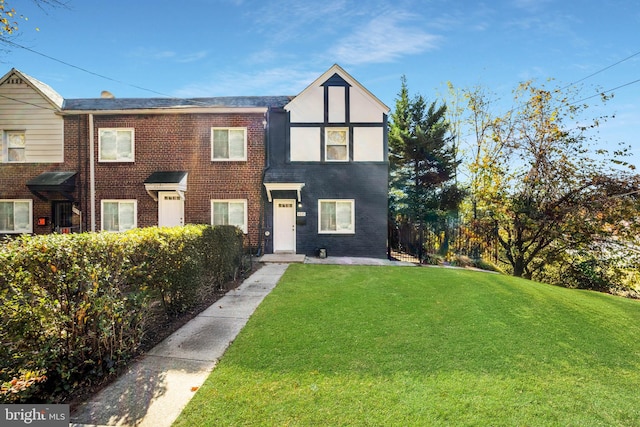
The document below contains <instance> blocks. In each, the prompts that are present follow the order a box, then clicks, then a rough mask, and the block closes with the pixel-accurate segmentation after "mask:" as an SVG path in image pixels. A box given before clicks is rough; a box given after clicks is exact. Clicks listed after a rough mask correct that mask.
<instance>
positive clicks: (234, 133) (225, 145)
mask: <svg viewBox="0 0 640 427" xmlns="http://www.w3.org/2000/svg"><path fill="white" fill-rule="evenodd" d="M211 160H213V161H227V160H247V129H246V128H211Z"/></svg>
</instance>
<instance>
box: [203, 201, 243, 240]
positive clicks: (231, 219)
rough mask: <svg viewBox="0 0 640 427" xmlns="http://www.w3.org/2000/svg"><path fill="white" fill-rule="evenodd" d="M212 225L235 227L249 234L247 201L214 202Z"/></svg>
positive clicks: (212, 204) (212, 202)
mask: <svg viewBox="0 0 640 427" xmlns="http://www.w3.org/2000/svg"><path fill="white" fill-rule="evenodd" d="M211 225H235V226H236V227H238V228H239V229H241V230H242V231H243V232H244V233H247V201H246V200H212V201H211Z"/></svg>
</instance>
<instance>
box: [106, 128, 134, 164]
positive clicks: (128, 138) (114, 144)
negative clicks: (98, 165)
mask: <svg viewBox="0 0 640 427" xmlns="http://www.w3.org/2000/svg"><path fill="white" fill-rule="evenodd" d="M98 161H100V162H133V161H135V132H134V129H132V128H104V129H99V130H98Z"/></svg>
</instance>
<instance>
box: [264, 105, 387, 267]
mask: <svg viewBox="0 0 640 427" xmlns="http://www.w3.org/2000/svg"><path fill="white" fill-rule="evenodd" d="M269 114H270V118H269V137H268V144H269V148H268V150H269V153H268V156H269V159H268V164H267V168H268V169H267V172H266V175H265V182H303V183H304V184H305V186H304V188H303V189H302V192H301V203H302V206H301V207H298V209H297V210H298V212H305V213H306V216H305V217H298V220H299V221H298V225H297V235H296V239H297V253H300V254H305V255H310V256H313V255H316V253H317V250H318V249H319V248H326V250H327V253H328V255H329V256H357V257H374V258H386V256H387V216H388V213H387V212H388V206H387V203H388V198H387V195H388V183H387V180H388V164H387V163H386V162H350V163H318V162H308V163H297V162H296V163H291V162H289V161H288V142H287V135H288V132H287V114H286V112H284V111H282V110H279V111H274V110H272V111H270V113H269ZM273 196H274V198H281V197H287V198H295V197H296V195H295V192H276V193H275V194H274V195H273ZM319 199H353V200H354V204H355V234H319V233H318V200H319ZM272 224H273V206H272V204H271V203H268V202H266V203H265V229H266V230H271V232H273V230H272ZM267 243H268V246H267V248H266V251H267V252H271V251H272V250H273V247H272V246H271V242H270V241H267Z"/></svg>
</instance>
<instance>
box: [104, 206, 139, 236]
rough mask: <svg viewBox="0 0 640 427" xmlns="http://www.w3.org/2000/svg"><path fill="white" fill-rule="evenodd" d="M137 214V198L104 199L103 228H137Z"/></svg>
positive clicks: (118, 229)
mask: <svg viewBox="0 0 640 427" xmlns="http://www.w3.org/2000/svg"><path fill="white" fill-rule="evenodd" d="M137 216H138V215H137V203H136V201H135V200H103V201H102V229H103V230H104V231H127V230H131V229H133V228H136V226H137V221H136V218H137Z"/></svg>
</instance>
